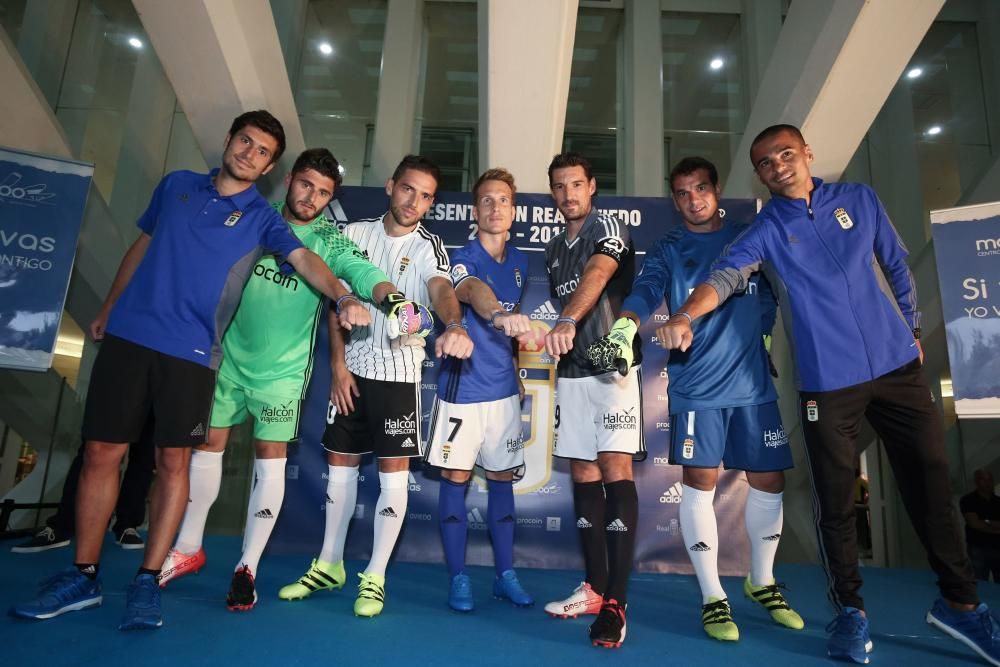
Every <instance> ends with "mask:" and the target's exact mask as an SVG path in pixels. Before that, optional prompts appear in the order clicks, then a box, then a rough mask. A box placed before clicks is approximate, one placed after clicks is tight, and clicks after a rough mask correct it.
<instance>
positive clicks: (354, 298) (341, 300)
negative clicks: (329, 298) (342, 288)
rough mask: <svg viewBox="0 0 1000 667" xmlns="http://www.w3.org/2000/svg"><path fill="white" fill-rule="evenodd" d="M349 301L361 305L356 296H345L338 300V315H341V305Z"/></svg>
mask: <svg viewBox="0 0 1000 667" xmlns="http://www.w3.org/2000/svg"><path fill="white" fill-rule="evenodd" d="M347 299H351V300H352V301H357V302H358V303H361V300H360V299H358V297H356V296H354V295H353V294H345V295H344V296H342V297H340V298H339V299H337V302H336V303H337V313H338V314H339V313H340V306H341V304H342V303H344V301H346V300H347Z"/></svg>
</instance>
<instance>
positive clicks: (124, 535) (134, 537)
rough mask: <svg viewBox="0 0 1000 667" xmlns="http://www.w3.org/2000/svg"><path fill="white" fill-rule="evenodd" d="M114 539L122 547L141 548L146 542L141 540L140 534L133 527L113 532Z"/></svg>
mask: <svg viewBox="0 0 1000 667" xmlns="http://www.w3.org/2000/svg"><path fill="white" fill-rule="evenodd" d="M115 537H116V538H117V539H116V540H115V541H116V542H117V543H118V546H120V547H121V548H122V549H142V548H143V547H144V546H146V543H145V542H143V541H142V536H140V535H139V531H137V530H136V529H135V528H126V529H125V530H123V531H122V532H120V533H115Z"/></svg>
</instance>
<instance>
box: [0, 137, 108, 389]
mask: <svg viewBox="0 0 1000 667" xmlns="http://www.w3.org/2000/svg"><path fill="white" fill-rule="evenodd" d="M93 173H94V167H93V165H89V164H84V163H81V162H73V161H69V160H63V159H60V158H54V157H46V156H42V155H34V154H31V153H22V152H19V151H14V150H8V149H0V367H2V368H17V369H24V370H36V371H44V370H47V369H48V368H49V367H50V366H51V365H52V352H53V350H54V348H55V345H56V336H57V334H58V333H59V320H60V319H61V317H62V312H63V304H64V303H65V301H66V290H67V288H68V287H69V276H70V272H71V271H72V269H73V258H74V257H75V256H76V242H77V238H78V237H79V235H80V223H81V221H82V219H83V209H84V206H85V205H86V203H87V193H88V191H89V190H90V177H91V176H92V175H93Z"/></svg>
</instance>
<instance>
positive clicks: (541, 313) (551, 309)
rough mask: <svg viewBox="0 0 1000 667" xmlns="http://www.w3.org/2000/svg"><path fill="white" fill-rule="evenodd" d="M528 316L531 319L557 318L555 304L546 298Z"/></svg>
mask: <svg viewBox="0 0 1000 667" xmlns="http://www.w3.org/2000/svg"><path fill="white" fill-rule="evenodd" d="M528 317H529V318H530V319H532V320H558V319H559V313H558V312H556V309H555V306H553V305H552V300H551V299H548V300H546V301H545V303H543V304H542V305H540V306H539V307H538V308H535V309H534V310H533V311H532V312H531V314H530V315H528Z"/></svg>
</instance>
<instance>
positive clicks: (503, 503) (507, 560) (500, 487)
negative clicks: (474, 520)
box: [486, 479, 517, 577]
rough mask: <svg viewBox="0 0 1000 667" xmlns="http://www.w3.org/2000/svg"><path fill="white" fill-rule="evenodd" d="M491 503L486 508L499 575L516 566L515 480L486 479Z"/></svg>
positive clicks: (495, 565) (487, 522)
mask: <svg viewBox="0 0 1000 667" xmlns="http://www.w3.org/2000/svg"><path fill="white" fill-rule="evenodd" d="M486 488H487V489H488V492H489V505H488V506H487V508H486V524H487V525H488V526H489V528H490V540H491V541H492V542H493V564H494V567H495V568H496V573H497V576H498V577H499V576H500V575H501V574H503V573H504V572H506V571H507V570H512V569H513V568H514V526H515V524H516V523H517V519H516V514H515V513H514V482H512V481H506V482H502V481H499V480H495V479H487V480H486Z"/></svg>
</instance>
